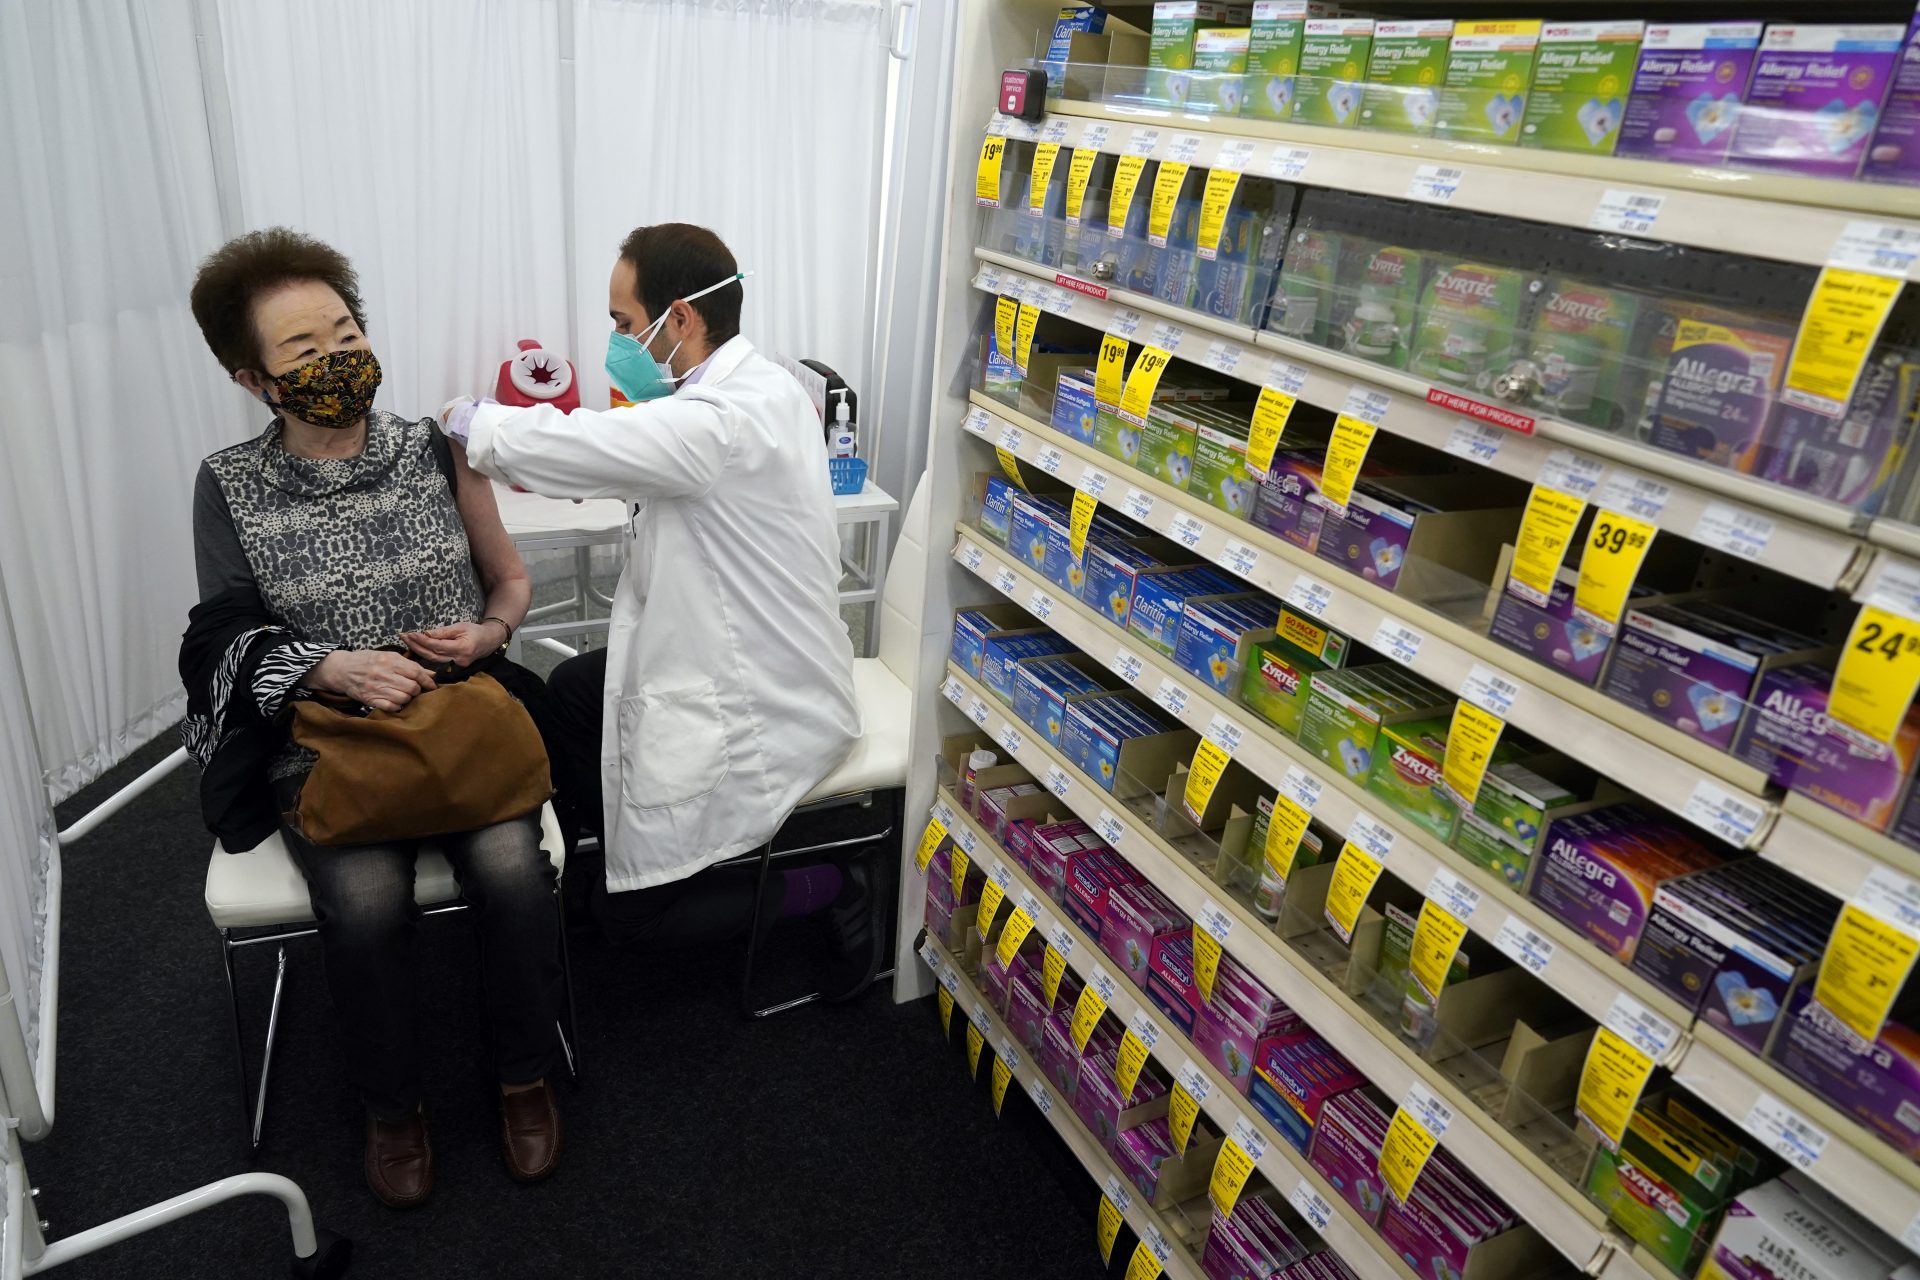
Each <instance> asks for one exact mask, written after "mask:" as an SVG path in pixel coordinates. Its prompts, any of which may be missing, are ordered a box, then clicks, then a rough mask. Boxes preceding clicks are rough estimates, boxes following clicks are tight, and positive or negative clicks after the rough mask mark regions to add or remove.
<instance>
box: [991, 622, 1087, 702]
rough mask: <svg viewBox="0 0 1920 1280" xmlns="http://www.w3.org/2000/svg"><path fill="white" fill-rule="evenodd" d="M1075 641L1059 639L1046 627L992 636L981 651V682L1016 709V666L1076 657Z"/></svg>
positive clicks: (1060, 637)
mask: <svg viewBox="0 0 1920 1280" xmlns="http://www.w3.org/2000/svg"><path fill="white" fill-rule="evenodd" d="M1072 652H1074V646H1073V644H1072V642H1071V641H1069V640H1067V639H1065V638H1064V637H1062V636H1058V635H1055V634H1054V633H1053V632H1052V631H1049V630H1047V629H1046V628H1045V627H1036V628H1035V629H1033V630H1031V631H1012V632H1001V633H1000V634H998V635H992V636H988V637H987V640H986V643H985V644H984V645H983V646H982V648H981V653H982V655H983V656H982V660H981V663H980V682H981V683H982V684H984V685H986V686H987V689H988V691H989V692H991V693H992V694H993V696H994V697H996V698H998V699H1000V701H1002V702H1004V703H1006V704H1007V705H1008V706H1012V705H1013V670H1014V665H1015V664H1016V663H1019V662H1022V661H1024V660H1026V659H1028V658H1050V657H1053V656H1054V655H1056V654H1062V653H1072Z"/></svg>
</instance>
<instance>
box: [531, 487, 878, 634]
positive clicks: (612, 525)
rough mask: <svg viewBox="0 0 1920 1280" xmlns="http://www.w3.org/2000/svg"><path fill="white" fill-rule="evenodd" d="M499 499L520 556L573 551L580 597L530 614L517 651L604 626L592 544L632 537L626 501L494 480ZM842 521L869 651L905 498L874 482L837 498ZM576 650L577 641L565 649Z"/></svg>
mask: <svg viewBox="0 0 1920 1280" xmlns="http://www.w3.org/2000/svg"><path fill="white" fill-rule="evenodd" d="M493 496H494V501H495V502H497V503H498V504H499V506H500V521H501V523H502V524H504V525H506V527H507V536H509V537H510V538H512V539H513V545H514V546H515V547H517V548H519V550H520V552H521V554H523V555H524V554H526V553H528V552H531V551H559V550H565V549H568V548H571V549H572V551H573V557H574V559H573V565H574V570H573V594H572V595H571V596H570V597H569V598H567V599H565V600H559V601H555V602H554V603H552V604H544V605H541V606H540V607H539V608H537V609H534V610H532V611H530V612H529V613H528V614H527V620H526V623H525V624H524V625H522V626H521V628H520V630H518V631H517V632H515V633H514V637H513V643H514V649H513V655H514V656H515V657H516V658H517V657H518V656H519V654H520V645H521V644H522V643H523V642H524V641H529V640H531V641H534V642H536V643H538V642H542V641H546V642H550V643H552V644H558V643H559V638H560V637H562V636H580V635H586V634H589V633H591V632H598V631H605V630H606V628H607V620H606V619H605V618H590V617H588V616H587V615H588V614H589V613H590V612H591V606H592V605H594V604H599V605H601V606H603V607H606V608H611V607H612V605H613V601H611V600H609V599H608V598H607V597H606V596H605V595H603V594H601V593H600V592H599V591H596V590H595V589H594V586H593V548H595V547H597V546H619V547H621V548H623V552H624V548H625V546H626V541H627V505H626V503H624V502H620V501H618V500H616V499H613V498H593V499H589V500H587V501H584V502H572V501H569V500H567V499H565V498H542V497H540V496H538V495H536V494H531V493H515V492H514V491H513V490H512V489H509V488H508V487H507V486H505V485H503V484H500V483H499V482H497V481H496V482H495V483H494V486H493ZM833 505H834V515H835V521H836V523H837V524H838V525H839V528H840V567H841V570H842V573H843V577H842V578H841V581H840V603H841V604H842V605H849V604H868V605H871V606H872V607H871V608H870V609H869V610H868V611H867V634H866V638H865V644H864V646H863V648H862V652H865V653H870V652H871V651H872V649H873V642H874V636H875V635H876V634H878V628H879V615H880V593H881V591H882V590H884V589H885V587H886V581H887V555H888V553H889V552H890V551H891V550H892V549H893V538H892V532H893V514H894V512H896V511H898V510H899V509H900V503H899V502H898V500H896V499H895V498H894V497H893V495H892V494H890V493H888V492H887V491H886V490H884V489H882V488H880V487H879V486H878V485H876V484H874V483H873V482H872V481H871V480H869V481H868V482H867V483H866V486H865V487H864V488H862V489H861V491H860V492H859V493H852V494H847V495H845V496H841V495H838V494H836V495H835V496H834V499H833ZM556 614H571V615H573V619H572V620H571V621H565V622H547V621H544V619H547V618H551V617H554V616H555V615H556ZM566 647H568V648H571V647H572V646H566Z"/></svg>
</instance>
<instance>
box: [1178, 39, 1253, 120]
mask: <svg viewBox="0 0 1920 1280" xmlns="http://www.w3.org/2000/svg"><path fill="white" fill-rule="evenodd" d="M1247 42H1248V31H1247V28H1245V27H1209V28H1208V29H1206V30H1205V31H1199V32H1196V33H1195V34H1194V37H1193V87H1192V90H1191V91H1190V92H1189V93H1188V95H1187V105H1188V106H1189V107H1191V108H1192V109H1194V110H1195V111H1217V112H1219V113H1220V114H1221V115H1227V116H1237V115H1239V114H1240V98H1241V94H1242V93H1243V92H1244V91H1245V85H1246V74H1247Z"/></svg>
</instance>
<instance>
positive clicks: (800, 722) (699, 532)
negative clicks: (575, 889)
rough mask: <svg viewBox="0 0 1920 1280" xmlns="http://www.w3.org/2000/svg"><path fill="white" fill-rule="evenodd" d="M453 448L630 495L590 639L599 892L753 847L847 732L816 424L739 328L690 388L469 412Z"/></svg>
mask: <svg viewBox="0 0 1920 1280" xmlns="http://www.w3.org/2000/svg"><path fill="white" fill-rule="evenodd" d="M467 458H468V460H469V461H470V462H471V463H472V464H473V466H474V468H475V469H476V470H478V471H480V472H481V473H482V474H484V475H488V476H492V477H493V478H495V479H497V480H501V481H504V482H506V483H509V484H516V485H519V486H520V487H521V488H523V489H530V490H532V491H533V492H535V493H539V494H544V495H546V496H548V497H554V498H620V499H623V500H625V501H627V502H629V503H634V504H637V506H636V512H635V515H634V518H633V521H632V524H631V538H632V542H631V546H630V547H629V552H630V554H629V556H628V559H627V567H626V569H625V571H624V572H623V573H622V574H621V575H620V584H619V586H618V587H617V588H615V591H614V599H613V617H612V622H611V625H610V627H609V631H608V637H607V651H608V652H607V688H606V702H605V721H604V728H603V731H602V733H601V741H600V779H601V787H602V789H603V790H602V799H603V804H604V806H605V818H606V832H607V888H608V890H609V891H611V892H619V891H621V890H626V889H644V888H646V887H648V886H650V885H656V884H664V883H667V882H669V881H673V880H679V879H682V878H684V877H686V876H689V875H691V874H693V873H694V872H695V871H698V870H699V869H700V868H702V867H704V866H707V865H709V864H711V863H714V862H717V861H720V860H722V859H724V858H730V857H734V856H736V855H738V854H741V853H744V852H746V851H747V850H750V849H753V848H756V847H758V846H759V845H761V844H763V843H765V842H766V841H767V840H768V839H769V838H770V837H771V836H772V834H773V832H774V831H775V829H776V828H777V827H778V826H779V825H780V823H781V822H782V821H784V820H785V818H786V816H787V814H788V813H789V812H790V811H791V810H792V809H793V807H794V806H795V805H796V804H798V803H799V802H800V800H801V798H802V797H804V796H805V795H806V794H807V793H808V792H809V791H811V790H812V789H813V788H814V787H816V786H818V785H819V783H820V782H821V780H822V779H824V778H825V777H826V776H827V775H828V774H829V773H831V772H832V771H833V770H834V769H835V768H836V767H837V766H838V765H839V764H840V763H841V762H842V761H843V760H844V759H845V758H846V756H847V753H848V752H849V751H850V750H851V748H852V746H853V744H854V742H855V741H856V740H857V739H858V738H859V735H860V728H861V726H860V712H859V709H858V706H857V704H856V703H855V701H854V695H853V646H852V644H851V642H850V641H849V640H848V638H847V628H846V625H845V624H844V623H843V622H842V621H841V620H840V604H839V579H840V552H839V536H838V532H837V529H836V526H835V521H834V512H833V494H832V487H831V485H830V484H829V482H828V478H827V451H826V444H825V441H824V440H823V438H822V432H821V427H820V419H819V417H818V416H817V415H816V414H815V413H814V410H813V406H812V404H811V403H810V402H809V401H808V399H807V397H806V394H805V392H803V391H802V390H801V388H800V385H799V383H797V382H796V381H795V380H794V378H793V375H792V374H790V373H788V372H787V371H786V370H785V369H782V368H781V367H780V366H779V365H776V364H774V363H773V362H772V361H771V360H768V359H767V358H766V357H765V356H763V355H761V354H760V353H759V352H758V351H756V350H754V348H753V344H751V343H749V342H748V341H747V340H746V339H745V338H739V337H736V338H734V339H732V340H731V341H729V342H727V343H725V344H724V345H722V346H721V347H720V349H719V350H718V351H716V352H714V353H713V355H712V357H711V358H710V359H709V360H708V362H707V365H706V367H705V368H704V369H703V370H702V371H701V376H700V381H699V383H698V384H697V385H694V386H683V387H681V388H680V389H679V390H678V391H676V392H675V393H674V394H673V395H672V396H671V397H668V398H666V399H661V400H654V401H651V402H649V403H646V404H639V405H634V406H631V407H629V408H623V409H614V410H610V411H607V412H593V411H591V410H585V409H576V410H574V411H573V412H572V413H570V414H563V413H561V412H559V411H558V410H556V409H553V408H551V407H548V406H540V407H536V408H530V409H514V408H509V407H507V406H504V405H486V406H482V407H481V408H480V409H479V410H478V412H476V413H475V414H474V416H473V421H472V424H471V427H470V432H469V436H468V441H467Z"/></svg>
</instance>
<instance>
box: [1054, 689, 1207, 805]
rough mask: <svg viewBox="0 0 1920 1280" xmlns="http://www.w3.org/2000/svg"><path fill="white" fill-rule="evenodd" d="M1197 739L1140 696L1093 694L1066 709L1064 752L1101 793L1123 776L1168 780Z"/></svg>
mask: <svg viewBox="0 0 1920 1280" xmlns="http://www.w3.org/2000/svg"><path fill="white" fill-rule="evenodd" d="M1199 737H1200V735H1199V734H1197V733H1194V732H1193V731H1192V730H1191V729H1185V728H1182V727H1181V726H1180V725H1178V724H1176V723H1174V722H1173V721H1172V720H1171V719H1169V718H1168V717H1167V716H1166V715H1165V714H1164V713H1163V712H1161V711H1160V709H1159V708H1157V707H1154V706H1152V705H1150V704H1149V703H1148V702H1147V701H1146V699H1145V698H1142V697H1141V696H1140V695H1138V694H1135V693H1131V692H1127V693H1101V694H1091V695H1089V696H1087V697H1084V698H1078V699H1076V700H1074V701H1072V702H1070V703H1068V704H1067V718H1066V721H1065V723H1064V724H1063V725H1062V726H1061V730H1060V751H1061V753H1062V754H1063V755H1065V756H1066V757H1067V758H1068V759H1069V760H1071V761H1073V763H1074V764H1075V765H1076V766H1077V767H1078V768H1079V769H1080V771H1081V772H1083V773H1085V774H1086V775H1087V776H1088V777H1090V778H1092V779H1093V780H1094V782H1096V783H1097V784H1099V786H1100V788H1101V789H1102V790H1104V791H1112V790H1113V788H1114V782H1115V780H1116V779H1118V778H1119V777H1120V776H1121V774H1122V773H1126V774H1130V775H1132V776H1133V777H1136V778H1153V777H1161V778H1164V777H1166V776H1168V775H1169V774H1171V773H1172V771H1173V763H1174V758H1175V757H1177V756H1179V755H1180V754H1182V752H1185V753H1188V754H1191V752H1192V751H1193V746H1194V743H1196V742H1197V741H1198V740H1199Z"/></svg>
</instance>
